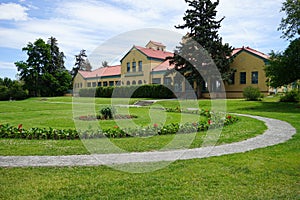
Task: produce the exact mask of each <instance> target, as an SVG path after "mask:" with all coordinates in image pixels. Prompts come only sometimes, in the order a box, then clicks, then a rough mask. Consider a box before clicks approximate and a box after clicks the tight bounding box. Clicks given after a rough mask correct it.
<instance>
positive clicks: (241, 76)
mask: <svg viewBox="0 0 300 200" xmlns="http://www.w3.org/2000/svg"><path fill="white" fill-rule="evenodd" d="M240 84H246V72H241V73H240Z"/></svg>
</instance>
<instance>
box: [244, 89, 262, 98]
mask: <svg viewBox="0 0 300 200" xmlns="http://www.w3.org/2000/svg"><path fill="white" fill-rule="evenodd" d="M243 96H244V98H245V99H246V100H247V101H257V100H259V98H260V97H261V93H260V90H259V88H255V87H252V86H248V87H246V88H245V89H244V91H243Z"/></svg>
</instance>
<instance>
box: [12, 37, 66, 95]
mask: <svg viewBox="0 0 300 200" xmlns="http://www.w3.org/2000/svg"><path fill="white" fill-rule="evenodd" d="M22 50H23V51H25V52H26V53H27V56H28V58H27V60H26V61H19V62H16V63H15V65H16V67H17V68H18V72H19V73H18V75H19V77H20V80H22V81H24V87H25V89H27V90H28V91H29V95H30V96H59V95H63V94H64V93H65V92H66V91H67V90H68V89H69V88H70V86H71V75H70V74H69V72H68V71H67V70H66V68H65V66H64V57H65V56H64V54H63V52H60V51H59V47H58V45H57V40H56V39H55V38H54V37H51V38H49V40H48V42H47V43H45V41H44V40H43V39H37V40H36V41H35V42H34V43H31V42H29V43H28V44H27V46H26V47H24V48H22Z"/></svg>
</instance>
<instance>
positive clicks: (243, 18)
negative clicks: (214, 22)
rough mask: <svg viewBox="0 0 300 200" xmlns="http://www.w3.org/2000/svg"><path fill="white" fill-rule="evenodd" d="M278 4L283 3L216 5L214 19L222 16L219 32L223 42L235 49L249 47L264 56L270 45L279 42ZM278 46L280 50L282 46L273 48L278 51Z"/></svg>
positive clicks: (230, 0)
mask: <svg viewBox="0 0 300 200" xmlns="http://www.w3.org/2000/svg"><path fill="white" fill-rule="evenodd" d="M282 2H283V0H265V1H259V2H257V1H253V0H243V1H242V2H241V1H240V0H222V1H220V4H219V7H218V18H221V17H223V16H225V20H224V21H223V22H222V24H221V25H222V27H221V29H220V34H221V36H222V37H223V40H224V42H228V43H229V44H231V45H233V46H235V47H241V46H251V47H252V48H256V49H258V50H261V51H265V53H268V52H269V51H270V47H271V46H274V43H276V42H280V33H279V32H278V31H277V27H278V25H279V23H280V20H281V18H282V16H283V14H282V13H280V8H281V6H282ZM274 39H275V41H274ZM276 39H277V41H276ZM280 43H284V42H280ZM267 46H269V48H268V47H267ZM280 46H281V48H282V44H281V45H276V46H274V48H280Z"/></svg>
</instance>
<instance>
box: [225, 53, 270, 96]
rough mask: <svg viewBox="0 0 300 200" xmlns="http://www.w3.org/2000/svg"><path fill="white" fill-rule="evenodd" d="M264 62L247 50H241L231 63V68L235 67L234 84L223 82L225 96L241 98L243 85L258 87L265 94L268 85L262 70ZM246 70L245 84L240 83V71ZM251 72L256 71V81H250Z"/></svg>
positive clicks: (267, 90)
mask: <svg viewBox="0 0 300 200" xmlns="http://www.w3.org/2000/svg"><path fill="white" fill-rule="evenodd" d="M264 66H265V62H264V60H263V59H262V58H260V57H258V56H255V55H252V54H251V53H249V52H246V51H242V52H240V53H239V54H238V55H237V56H236V57H235V58H234V61H233V62H232V63H231V66H230V67H231V68H232V69H235V70H236V72H235V77H234V78H235V80H234V84H228V83H225V90H226V95H227V98H242V97H243V90H244V88H245V87H248V86H252V87H258V88H259V89H260V91H261V93H262V94H264V95H267V94H268V92H269V87H268V86H267V84H266V76H265V71H264ZM241 72H246V84H241V83H240V73H241ZM252 72H258V83H257V84H253V83H252Z"/></svg>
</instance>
